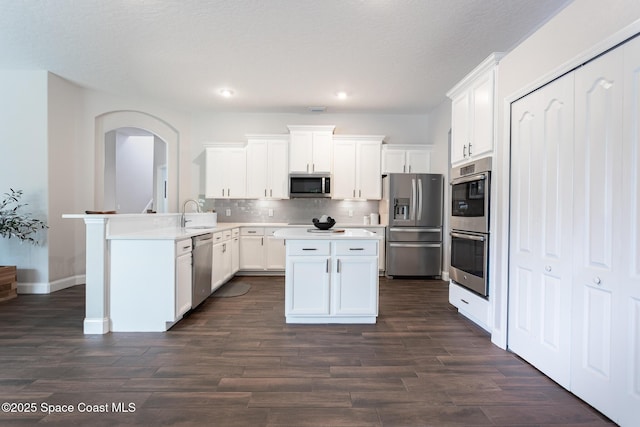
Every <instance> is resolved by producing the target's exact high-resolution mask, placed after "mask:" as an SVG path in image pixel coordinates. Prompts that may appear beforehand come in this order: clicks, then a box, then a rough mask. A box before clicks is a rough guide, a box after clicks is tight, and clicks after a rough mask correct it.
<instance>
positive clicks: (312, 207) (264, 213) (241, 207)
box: [201, 196, 379, 225]
mask: <svg viewBox="0 0 640 427" xmlns="http://www.w3.org/2000/svg"><path fill="white" fill-rule="evenodd" d="M203 197H204V196H201V198H203ZM378 205H379V202H378V201H359V200H353V201H351V200H331V199H320V198H318V199H315V198H311V199H290V200H244V199H237V200H233V199H232V200H222V199H220V200H212V199H207V200H205V203H204V209H205V211H210V210H213V209H215V211H216V212H217V213H218V222H265V223H274V222H284V223H308V224H311V220H312V219H313V218H320V217H321V216H322V215H328V216H330V217H332V218H333V219H335V220H336V222H337V223H338V224H363V223H364V216H365V215H366V216H367V217H369V214H371V213H378ZM227 209H229V211H230V214H231V215H230V216H227V215H226V211H227ZM270 209H271V210H273V216H269V210H270ZM350 213H351V216H350V215H349V214H350ZM374 225H375V224H374Z"/></svg>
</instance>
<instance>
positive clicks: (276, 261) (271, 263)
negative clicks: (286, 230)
mask: <svg viewBox="0 0 640 427" xmlns="http://www.w3.org/2000/svg"><path fill="white" fill-rule="evenodd" d="M266 240H267V244H266V245H265V252H266V255H265V256H266V259H267V265H266V267H267V270H284V269H285V262H286V254H285V253H286V247H285V244H284V242H285V241H284V240H283V239H276V238H274V237H271V236H269V237H267V238H266Z"/></svg>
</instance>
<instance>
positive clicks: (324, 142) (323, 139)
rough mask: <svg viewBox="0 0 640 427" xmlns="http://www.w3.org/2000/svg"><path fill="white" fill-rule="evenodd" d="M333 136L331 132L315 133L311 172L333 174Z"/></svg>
mask: <svg viewBox="0 0 640 427" xmlns="http://www.w3.org/2000/svg"><path fill="white" fill-rule="evenodd" d="M332 148H333V134H332V133H331V132H313V145H312V153H313V155H312V160H311V172H313V173H320V172H327V173H330V172H331V160H332V158H333V155H332V151H331V150H332Z"/></svg>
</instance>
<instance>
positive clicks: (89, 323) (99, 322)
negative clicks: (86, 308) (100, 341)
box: [83, 317, 109, 335]
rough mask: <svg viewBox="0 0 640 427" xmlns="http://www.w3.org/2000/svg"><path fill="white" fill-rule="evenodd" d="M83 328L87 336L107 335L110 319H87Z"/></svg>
mask: <svg viewBox="0 0 640 427" xmlns="http://www.w3.org/2000/svg"><path fill="white" fill-rule="evenodd" d="M83 326H84V333H85V335H95V334H98V335H102V334H106V333H108V332H109V319H107V318H106V317H105V318H95V319H93V318H92V319H90V318H88V317H85V318H84V324H83Z"/></svg>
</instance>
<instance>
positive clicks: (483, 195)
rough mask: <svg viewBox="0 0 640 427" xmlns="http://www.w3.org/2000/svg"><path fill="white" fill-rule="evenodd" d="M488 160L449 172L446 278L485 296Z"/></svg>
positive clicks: (487, 229) (489, 162)
mask: <svg viewBox="0 0 640 427" xmlns="http://www.w3.org/2000/svg"><path fill="white" fill-rule="evenodd" d="M490 194H491V158H484V159H479V160H476V161H474V162H473V163H467V164H465V165H462V166H459V167H456V168H453V169H451V219H450V226H451V233H450V234H451V267H450V269H449V276H450V278H451V279H452V280H453V281H454V282H456V283H458V284H460V285H462V286H464V287H466V288H468V289H470V290H472V291H474V292H477V293H478V294H480V295H482V296H484V297H487V296H488V295H489V287H488V283H489V282H488V274H489V223H490V221H489V210H490Z"/></svg>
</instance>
